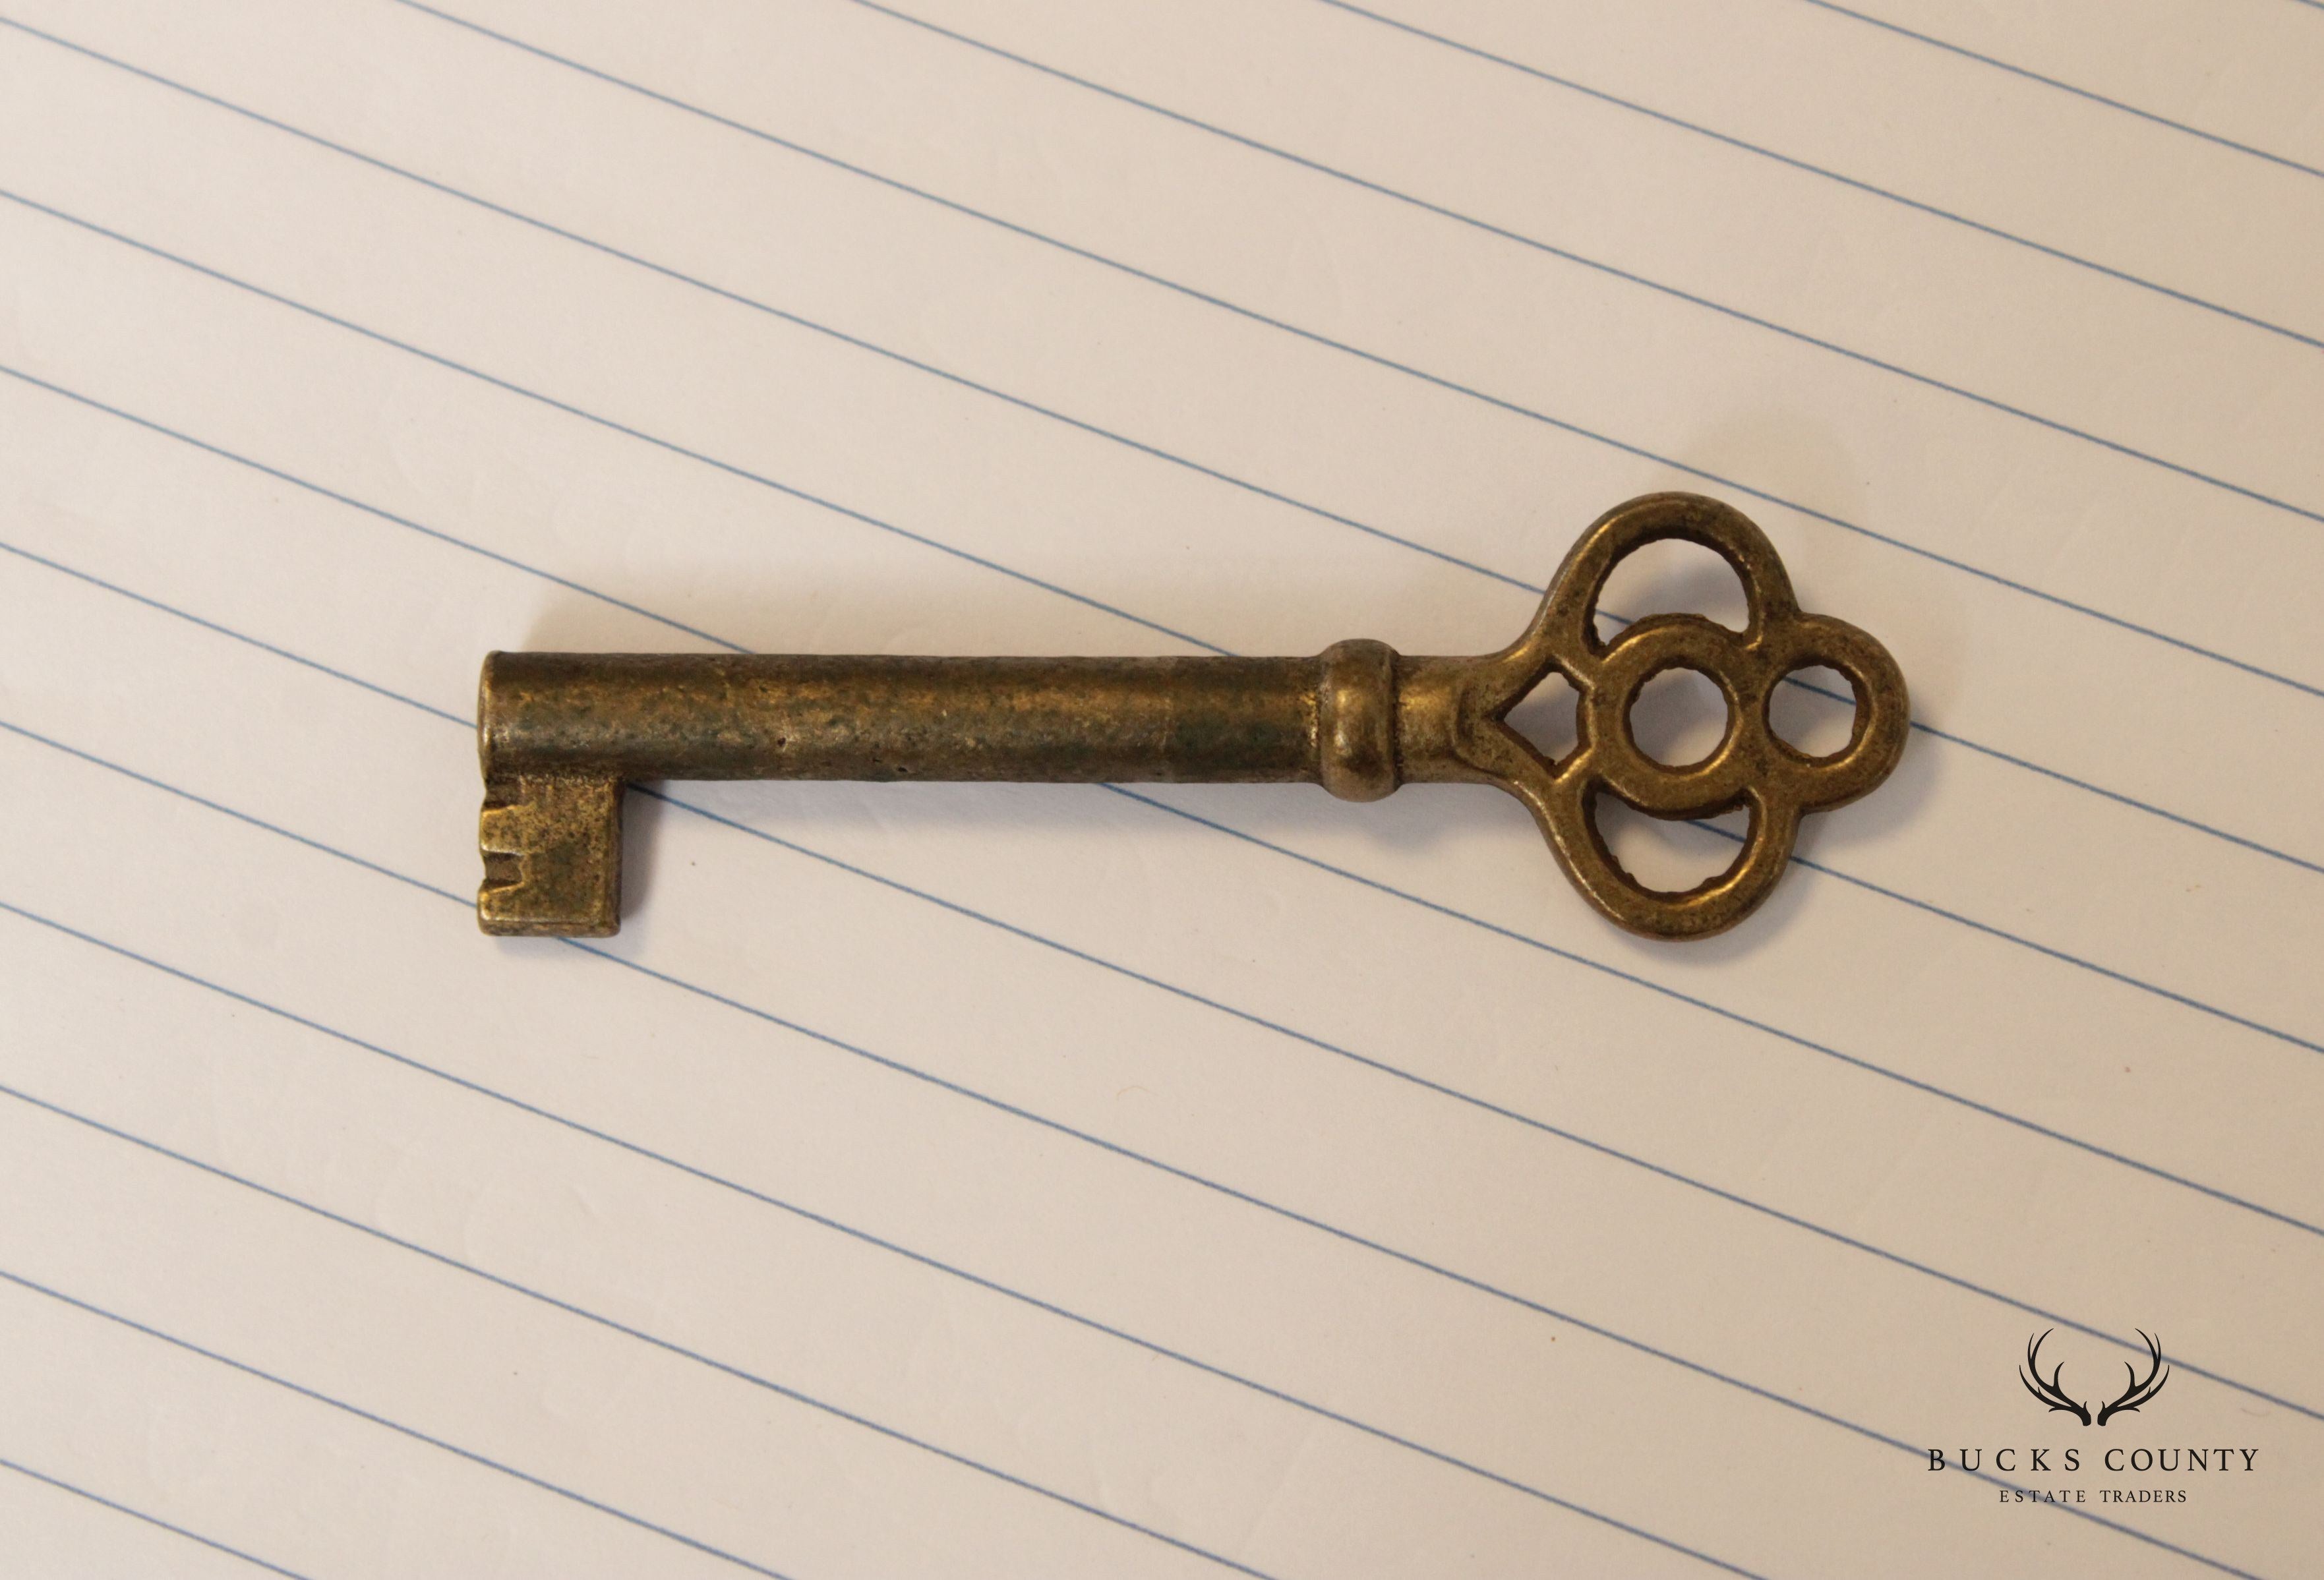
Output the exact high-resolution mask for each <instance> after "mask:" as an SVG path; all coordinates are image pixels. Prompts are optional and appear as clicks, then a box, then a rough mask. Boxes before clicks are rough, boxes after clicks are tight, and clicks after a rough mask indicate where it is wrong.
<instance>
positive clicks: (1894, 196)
mask: <svg viewBox="0 0 2324 1580" xmlns="http://www.w3.org/2000/svg"><path fill="white" fill-rule="evenodd" d="M1314 4H1316V5H1327V6H1330V7H1331V8H1332V9H1333V10H1334V11H1344V12H1346V13H1347V14H1350V15H1351V16H1360V17H1362V18H1364V19H1365V20H1366V21H1368V22H1375V23H1379V24H1380V25H1381V26H1382V27H1387V28H1392V29H1394V30H1395V31H1396V32H1400V33H1407V34H1409V35H1411V36H1412V37H1414V38H1416V39H1425V40H1426V41H1429V42H1430V43H1432V44H1439V45H1442V46H1443V48H1445V49H1448V50H1452V51H1455V52H1457V53H1460V54H1463V55H1468V56H1471V57H1472V58H1474V59H1476V60H1487V61H1490V62H1491V63H1492V64H1494V65H1496V66H1502V67H1506V68H1508V69H1509V70H1511V71H1516V72H1519V73H1522V74H1523V75H1525V76H1526V77H1531V78H1536V79H1537V80H1539V81H1542V82H1546V83H1549V84H1551V85H1552V86H1554V87H1562V88H1564V89H1566V90H1567V91H1569V92H1572V93H1577V94H1580V95H1582V96H1583V97H1585V98H1591V99H1596V100H1597V101H1598V102H1600V104H1606V105H1611V106H1614V107H1615V108H1617V109H1622V110H1628V111H1629V112H1631V113H1632V114H1633V115H1644V116H1646V118H1647V119H1649V120H1654V121H1659V122H1661V123H1662V124H1664V125H1665V126H1674V127H1676V128H1678V129H1679V130H1680V131H1682V132H1691V133H1694V134H1695V135H1696V136H1698V137H1707V138H1709V139H1711V141H1712V142H1720V143H1724V144H1726V145H1727V146H1728V147H1729V148H1733V149H1738V150H1740V151H1741V152H1745V153H1750V154H1756V155H1757V156H1758V157H1759V158H1761V159H1765V160H1771V161H1774V162H1775V163H1776V164H1780V165H1786V166H1788V167H1790V168H1791V169H1793V170H1800V171H1803V172H1804V173H1806V174H1808V175H1811V176H1820V177H1821V178H1822V179H1825V180H1827V181H1836V182H1838V183H1839V184H1840V186H1843V187H1847V188H1852V189H1854V190H1856V191H1858V192H1862V193H1865V194H1867V196H1870V197H1874V198H1884V199H1886V201H1888V202H1890V203H1894V204H1897V205H1899V206H1900V207H1905V208H1910V209H1914V210H1916V211H1918V212H1920V213H1922V214H1925V215H1929V216H1932V217H1934V218H1937V219H1941V220H1945V221H1948V222H1950V224H1953V225H1960V226H1963V227H1964V228H1966V229H1969V230H1973V231H1977V232H1979V233H1981V234H1985V235H1988V236H1992V237H1994V238H1995V239H1996V240H1997V241H2004V242H2008V243H2012V244H2014V245H2015V246H2020V247H2024V248H2025V249H2026V250H2027V251H2029V252H2034V253H2041V254H2043V256H2044V257H2049V258H2055V259H2056V260H2058V261H2059V262H2061V263H2070V264H2072V265H2074V266H2075V267H2076V268H2078V269H2087V270H2089V271H2090V272H2091V273H2093V274H2099V275H2103V276H2105V277H2106V278H2107V279H2108V280H2119V281H2121V282H2122V283H2123V284H2125V285H2131V286H2135V287H2137V288H2138V289H2141V290H2147V291H2153V293H2154V294H2155V295H2157V296H2162V297H2168V298H2170V299H2172V300H2173V301H2176V302H2182V303H2184V304H2186V305H2187V306H2189V307H2190V308H2200V309H2202V310H2203V311H2204V312H2207V313H2216V314H2218V316H2219V317H2223V318H2230V319H2233V320H2234V321H2235V322H2236V323H2238V324H2247V325H2249V326H2252V327H2253V328H2255V329H2262V330H2265V331H2266V332H2267V333H2268V334H2270V335H2282V337H2283V338H2284V339H2286V340H2293V341H2297V342H2299V343H2300V344H2302V345H2312V346H2316V347H2318V348H2319V349H2324V340H2319V339H2318V338H2317V337H2316V336H2315V335H2303V334H2301V332H2300V331H2299V330H2297V329H2292V328H2289V327H2287V326H2284V325H2282V324H2273V323H2270V322H2269V321H2268V320H2267V319H2265V318H2262V317H2256V316H2255V315H2253V314H2250V313H2246V312H2240V311H2238V310H2237V309H2236V308H2230V307H2227V305H2225V304H2224V303H2221V302H2215V301H2212V300H2210V299H2208V298H2204V297H2199V296H2197V295H2195V294H2194V293H2193V292H2192V291H2184V290H2180V289H2176V288H2175V287H2172V286H2168V285H2164V284H2163V283H2161V282H2160V281H2158V280H2148V279H2146V278H2144V276H2142V275H2137V274H2133V273H2131V272H2130V271H2128V270H2126V269H2116V268H2115V267H2114V266H2113V265H2111V264H2107V263H2100V262H2097V261H2096V260H2095V259H2090V258H2085V257H2082V256H2081V255H2080V254H2079V253H2069V252H2067V251H2066V250H2065V249H2064V248H2062V247H2053V246H2051V245H2050V244H2049V243H2046V242H2037V241H2035V240H2033V238H2032V237H2031V236H2024V235H2020V234H2017V233H2016V232H2015V231H2010V230H2005V229H2003V228H2002V227H2001V226H1999V225H1987V223H1986V222H1985V221H1983V220H1980V219H1971V218H1970V217H1969V216H1967V215H1965V214H1959V213H1956V212H1954V211H1953V210H1952V209H1950V208H1944V207H1939V206H1938V205H1936V204H1934V203H1924V202H1923V201H1922V200H1921V199H1920V198H1908V197H1906V196H1905V195H1904V193H1902V192H1898V191H1895V190H1893V189H1892V188H1887V187H1883V186H1879V185H1877V184H1876V183H1874V182H1871V181H1867V180H1864V179H1859V178H1858V177H1855V176H1850V175H1845V174H1843V173H1841V172H1840V171H1839V170H1832V169H1831V168H1830V167H1828V166H1825V165H1820V164H1816V163H1813V162H1812V161H1808V160H1804V159H1799V158H1795V157H1794V156H1793V155H1791V154H1788V153H1780V152H1776V151H1775V149H1772V148H1768V147H1766V146H1764V145H1762V144H1760V143H1757V142H1750V141H1748V140H1747V139H1745V138H1741V137H1738V136H1735V135H1734V134H1732V133H1727V132H1721V131H1720V130H1718V129H1717V128H1715V127H1711V126H1706V125H1703V124H1701V122H1698V121H1690V120H1688V119H1686V118H1685V117H1684V116H1683V115H1672V114H1671V113H1670V112H1669V111H1667V110H1658V109H1655V108H1654V107H1653V106H1649V105H1644V104H1640V103H1639V102H1638V101H1637V100H1636V99H1628V98H1624V97H1623V96H1621V95H1619V94H1616V93H1609V92H1607V91H1606V90H1605V89H1603V88H1598V87H1591V86H1590V85H1589V84H1588V83H1585V82H1579V81H1576V80H1575V79H1574V78H1571V77H1561V76H1559V75H1558V74H1557V73H1556V72H1554V71H1546V70H1544V69H1542V68H1540V67H1538V66H1530V65H1527V64H1526V62H1525V61H1523V60H1516V59H1514V58H1513V57H1510V56H1508V55H1501V54H1496V53H1495V52H1493V51H1490V50H1487V49H1482V48H1480V47H1479V46H1477V45H1475V44H1471V43H1464V42H1462V41H1461V40H1459V39H1456V38H1452V37H1450V36H1448V35H1447V34H1444V33H1440V32H1430V31H1429V30H1428V29H1426V28H1425V27H1421V26H1419V25H1417V24H1416V23H1409V22H1406V21H1404V20H1402V19H1401V18H1398V17H1394V16H1388V15H1385V14H1381V13H1379V12H1377V11H1367V10H1366V9H1364V7H1362V6H1360V5H1355V4H1353V0H1314Z"/></svg>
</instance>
